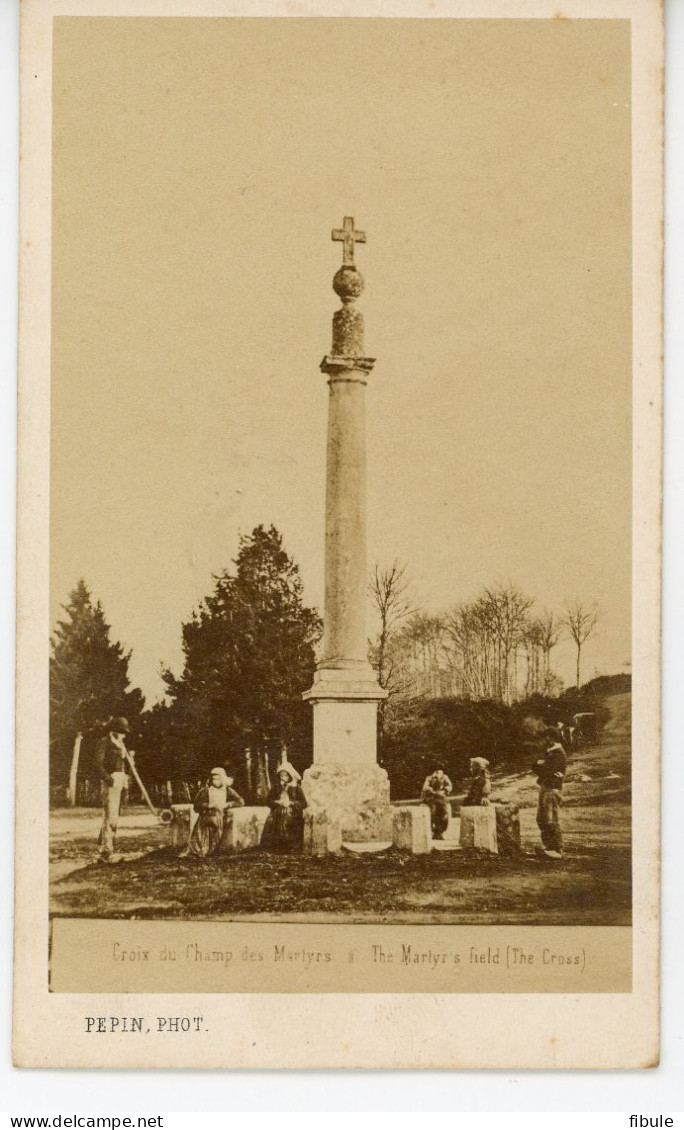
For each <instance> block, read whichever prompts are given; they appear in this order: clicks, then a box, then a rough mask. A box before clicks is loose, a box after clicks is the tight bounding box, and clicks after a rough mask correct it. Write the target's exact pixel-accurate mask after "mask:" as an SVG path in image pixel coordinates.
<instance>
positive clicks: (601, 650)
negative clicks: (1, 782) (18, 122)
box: [15, 0, 662, 1067]
mask: <svg viewBox="0 0 684 1130" xmlns="http://www.w3.org/2000/svg"><path fill="white" fill-rule="evenodd" d="M532 7H533V9H534V10H532V9H530V6H529V5H526V6H525V12H524V13H522V12H519V11H518V10H517V9H516V5H510V4H507V5H503V4H501V3H498V4H496V3H482V4H480V5H473V4H465V3H457V2H454V3H452V4H449V5H447V8H446V9H445V10H444V11H443V12H440V13H439V18H435V14H434V13H433V12H432V11H430V10H427V9H426V10H423V9H422V8H420V7H419V6H418V5H414V6H411V7H410V8H409V7H408V6H407V7H406V8H402V7H401V6H399V5H398V6H397V7H396V9H395V10H393V11H391V12H387V13H386V14H385V15H384V18H370V17H371V16H373V15H374V14H373V13H371V12H370V11H368V10H365V9H364V8H363V6H362V5H361V4H359V5H358V6H357V8H355V9H354V10H353V11H350V13H349V15H348V16H346V17H345V18H338V17H336V16H334V15H332V14H328V13H327V12H326V10H325V9H324V8H323V7H321V9H320V11H319V10H317V11H316V12H315V13H312V14H311V15H310V16H307V17H294V18H293V17H291V16H288V15H287V13H286V12H285V11H280V10H278V9H277V8H276V7H275V6H273V5H271V6H269V7H268V9H267V8H266V6H264V7H263V8H261V7H260V6H259V5H258V4H256V3H255V4H253V5H250V8H249V11H246V10H245V11H241V12H240V14H239V15H236V14H234V13H233V12H232V11H230V10H229V9H228V8H227V7H226V6H224V5H222V4H220V3H218V2H216V3H209V2H207V3H206V4H203V3H200V4H199V5H197V4H193V5H192V6H190V5H187V4H183V3H181V2H177V3H176V2H162V0H159V2H157V0H146V2H145V3H144V4H143V5H142V6H141V5H139V4H138V5H135V7H133V6H132V5H129V4H127V3H125V2H123V0H119V2H116V0H97V2H96V3H93V4H88V5H87V6H84V5H82V4H77V3H68V2H64V3H62V2H57V0H55V2H54V3H52V2H51V3H49V4H42V3H40V4H39V3H37V2H36V0H29V2H28V3H26V4H25V6H24V10H23V55H22V114H23V121H22V140H23V168H22V233H21V241H22V287H21V334H20V349H21V359H20V391H21V399H20V454H19V464H20V476H19V478H20V482H19V525H20V544H19V625H20V628H19V639H18V758H17V766H18V767H17V929H16V946H15V981H16V998H15V1055H16V1061H17V1063H19V1064H20V1065H26V1066H35V1065H38V1064H42V1065H49V1066H99V1065H103V1066H104V1065H109V1066H134V1065H135V1066H146V1065H147V1066H160V1067H163V1066H206V1067H217V1066H226V1067H270V1066H290V1067H337V1066H350V1067H364V1066H365V1067H420V1066H433V1067H435V1066H439V1067H450V1066H464V1067H488V1066H491V1067H502V1066H507V1067H513V1066H520V1067H524V1066H527V1067H537V1066H538V1067H551V1066H560V1067H628V1066H648V1065H651V1064H652V1063H654V1062H655V1061H656V1060H657V1055H658V1051H657V1049H658V981H657V977H658V965H657V944H658V891H659V875H658V852H659V846H658V828H659V810H658V774H659V727H658V718H659V670H658V654H659V638H660V637H659V633H660V624H659V612H658V600H659V584H660V580H659V577H660V527H659V522H660V498H661V480H660V402H661V361H660V354H661V340H660V335H661V328H660V327H661V296H660V286H661V259H662V247H661V220H662V211H661V187H662V170H661V162H662V152H661V148H662V138H661V132H662V92H661V69H660V68H661V65H662V22H661V12H660V8H659V6H658V5H657V4H656V3H652V2H651V0H620V2H615V3H610V4H609V3H606V4H602V3H591V4H590V3H589V2H588V0H586V2H584V0H583V2H582V3H575V4H573V5H572V10H569V11H568V12H563V13H559V12H556V11H552V10H551V9H549V8H546V7H544V5H542V4H537V5H533V6H532ZM523 14H524V16H525V17H526V18H518V17H520V16H521V15H523ZM637 534H638V536H637ZM29 798H30V799H29ZM633 798H637V799H638V808H637V809H636V810H633V807H632V802H633ZM635 813H638V817H639V819H638V820H633V815H634V814H635ZM312 994H313V995H314V996H316V995H319V994H320V996H321V1005H320V1019H318V1018H317V1016H316V1013H317V1012H319V1009H316V1010H315V1011H314V1014H311V1007H312V1005H311V998H312ZM179 995H182V1000H181V997H180V996H179ZM388 999H389V1001H390V1002H391V1004H389V1006H388V1004H387V1003H383V1002H387V1001H388ZM323 1002H325V1003H323ZM475 1016H477V1024H476V1025H475V1026H474V1030H473V1024H474V1020H473V1018H474V1017H475ZM307 1017H308V1018H309V1019H308V1020H307V1019H306V1018H307ZM38 1020H40V1028H41V1031H40V1039H38V1036H37V1035H36V1023H37V1022H38ZM416 1025H419V1027H420V1032H421V1039H420V1041H419V1044H420V1046H419V1047H418V1046H417V1042H416V1039H415V1031H416ZM59 1031H61V1032H62V1035H61V1036H60V1035H59ZM65 1031H68V1034H69V1039H68V1040H65V1039H64V1032H65ZM609 1032H610V1034H611V1038H610V1040H609V1041H608V1040H607V1039H606V1036H607V1033H609ZM466 1033H470V1034H469V1035H468V1037H467V1039H466V1035H465V1034H466Z"/></svg>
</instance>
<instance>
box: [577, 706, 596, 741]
mask: <svg viewBox="0 0 684 1130" xmlns="http://www.w3.org/2000/svg"><path fill="white" fill-rule="evenodd" d="M572 720H573V722H574V723H575V729H576V733H575V741H577V742H597V741H598V725H597V722H596V715H595V714H590V713H583V714H574V715H573V719H572Z"/></svg>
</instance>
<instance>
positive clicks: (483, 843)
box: [460, 804, 499, 854]
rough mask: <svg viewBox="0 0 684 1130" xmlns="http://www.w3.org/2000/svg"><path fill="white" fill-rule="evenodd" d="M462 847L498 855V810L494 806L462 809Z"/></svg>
mask: <svg viewBox="0 0 684 1130" xmlns="http://www.w3.org/2000/svg"><path fill="white" fill-rule="evenodd" d="M460 843H461V847H462V848H464V849H468V848H475V849H476V850H478V851H489V852H492V853H493V854H498V851H499V848H498V846H497V837H496V808H495V806H494V805H493V804H490V805H484V806H482V807H477V808H476V807H470V806H468V807H467V808H462V809H461V839H460Z"/></svg>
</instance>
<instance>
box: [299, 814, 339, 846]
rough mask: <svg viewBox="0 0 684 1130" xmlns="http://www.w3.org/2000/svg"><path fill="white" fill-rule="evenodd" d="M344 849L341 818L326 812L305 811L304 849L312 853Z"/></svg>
mask: <svg viewBox="0 0 684 1130" xmlns="http://www.w3.org/2000/svg"><path fill="white" fill-rule="evenodd" d="M341 849H342V827H341V825H340V822H339V820H335V819H334V818H333V817H330V816H328V814H327V813H325V812H311V811H310V810H309V809H306V810H305V812H304V851H305V852H308V853H309V854H310V855H328V854H330V852H335V851H340V850H341Z"/></svg>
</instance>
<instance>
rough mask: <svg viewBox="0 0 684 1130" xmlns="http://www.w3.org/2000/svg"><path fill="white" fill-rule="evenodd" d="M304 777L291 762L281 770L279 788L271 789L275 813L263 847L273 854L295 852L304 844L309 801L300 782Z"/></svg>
mask: <svg viewBox="0 0 684 1130" xmlns="http://www.w3.org/2000/svg"><path fill="white" fill-rule="evenodd" d="M300 781H301V777H300V775H299V773H298V772H297V770H296V769H295V768H294V766H293V765H290V762H289V761H284V762H282V763H281V764H280V765H279V766H278V779H277V784H275V785H274V786H273V788H272V789H271V792H270V795H269V798H268V805H269V808H270V809H271V813H270V816H269V817H268V819H267V821H266V823H265V825H264V832H263V835H262V837H261V846H262V847H265V848H270V850H271V851H292V850H296V849H297V848H301V846H302V844H303V841H304V809H305V808H306V807H307V804H306V797H305V796H304V793H303V792H302V789H301V786H300V784H299V782H300Z"/></svg>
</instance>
